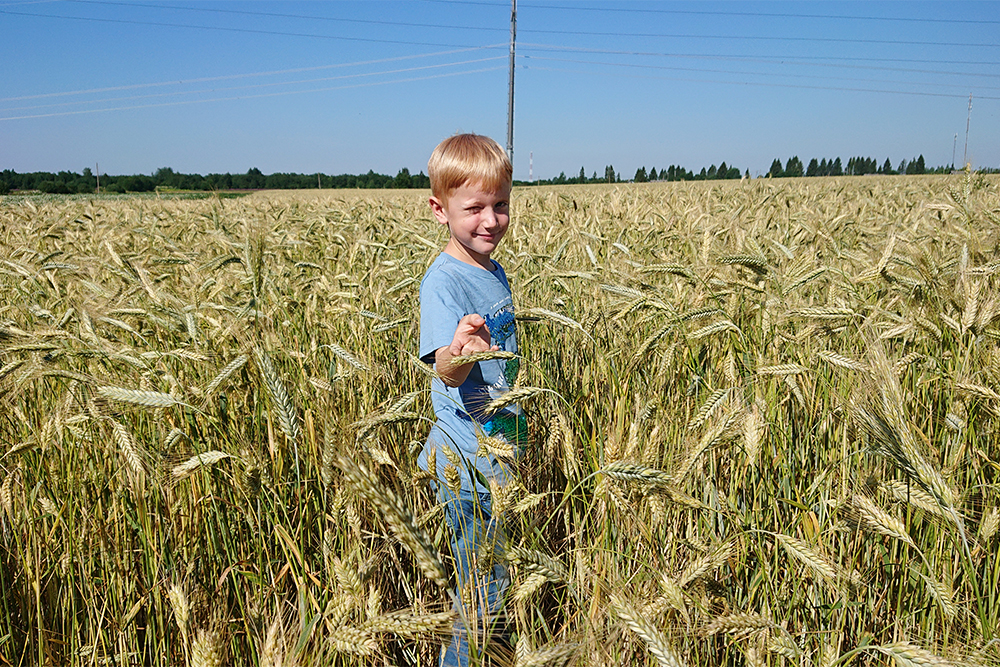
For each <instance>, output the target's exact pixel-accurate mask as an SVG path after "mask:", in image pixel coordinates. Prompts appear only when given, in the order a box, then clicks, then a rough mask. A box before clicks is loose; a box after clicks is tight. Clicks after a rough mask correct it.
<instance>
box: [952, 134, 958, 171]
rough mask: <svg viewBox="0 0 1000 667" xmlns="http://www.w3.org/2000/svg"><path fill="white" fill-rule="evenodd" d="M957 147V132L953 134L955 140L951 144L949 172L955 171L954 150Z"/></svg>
mask: <svg viewBox="0 0 1000 667" xmlns="http://www.w3.org/2000/svg"><path fill="white" fill-rule="evenodd" d="M957 147H958V132H956V133H955V140H954V141H952V142H951V170H952V171H955V148H957Z"/></svg>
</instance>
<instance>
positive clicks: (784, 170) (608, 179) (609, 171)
mask: <svg viewBox="0 0 1000 667" xmlns="http://www.w3.org/2000/svg"><path fill="white" fill-rule="evenodd" d="M954 168H955V166H954V165H951V166H944V167H934V168H928V167H927V165H926V164H925V162H924V156H923V155H920V156H919V157H915V158H913V159H912V160H909V161H907V160H903V161H901V162H900V163H899V165H897V166H896V167H895V168H893V166H892V163H891V162H890V161H889V158H886V159H885V162H884V163H883V164H882V165H881V166H879V164H878V162H877V161H876V160H875V159H874V158H869V157H852V158H850V159H849V160H848V161H847V166H846V167H845V166H844V164H843V162H842V161H841V159H840V158H839V157H838V158H833V159H830V160H828V159H826V158H821V159H817V158H812V159H811V160H810V161H809V165H808V166H805V165H803V164H802V160H800V159H799V157H798V156H793V157H790V158H788V160H786V161H785V163H784V165H782V163H781V160H779V159H777V158H776V159H775V160H774V162H772V163H771V168H770V169H769V170H768V171H767V173H766V174H764V176H765V177H771V178H794V177H800V176H806V177H812V176H862V175H864V174H886V175H896V174H947V173H949V172H951V171H952V170H953V169H954ZM979 171H980V172H982V173H987V174H988V173H995V172H997V171H998V170H996V169H980V170H979ZM749 177H750V171H749V170H743V171H740V169H739V168H737V167H730V166H729V165H727V164H726V163H725V162H723V163H722V164H720V165H719V166H718V167H716V166H715V165H714V164H713V165H712V166H711V167H709V168H708V169H705V168H704V167H702V169H701V171H700V172H698V173H697V174H696V173H694V172H693V171H688V170H687V169H685V168H684V167H681V166H679V165H670V166H669V167H667V168H666V169H661V170H659V171H657V170H656V168H655V167H652V168H650V169H648V170H647V169H646V167H645V166H642V167H639V168H638V169H637V170H636V172H635V176H633V177H632V179H631V182H633V183H648V182H651V181H714V180H722V179H737V178H749ZM626 181H627V179H623V178H622V177H621V174H620V173H618V172H616V171H615V168H614V167H613V166H612V165H608V166H606V167H605V168H604V175H603V176H598V175H597V172H596V171H595V172H594V173H593V175H592V176H590V177H589V178H588V177H587V173H586V171H585V170H584V168H583V167H580V173H579V175H577V176H573V177H567V176H566V173H565V172H563V173H560V174H559V175H558V176H556V177H555V178H550V179H539V180H535V181H531V182H530V183H528V182H521V181H519V182H518V183H519V184H520V185H568V184H572V183H622V182H626Z"/></svg>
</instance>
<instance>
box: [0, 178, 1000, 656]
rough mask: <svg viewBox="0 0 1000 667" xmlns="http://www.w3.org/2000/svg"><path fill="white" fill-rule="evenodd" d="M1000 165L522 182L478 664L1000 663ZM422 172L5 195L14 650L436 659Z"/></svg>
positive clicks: (1, 259) (3, 652)
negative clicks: (327, 183) (164, 193)
mask: <svg viewBox="0 0 1000 667" xmlns="http://www.w3.org/2000/svg"><path fill="white" fill-rule="evenodd" d="M998 186H1000V181H998V180H997V179H996V178H995V177H983V176H980V175H977V174H971V173H966V174H958V175H952V176H936V177H852V178H840V179H792V180H753V181H745V182H697V183H661V184H644V185H608V186H571V187H563V188H533V189H523V188H522V189H516V190H515V191H514V194H513V197H512V224H511V228H510V231H509V233H508V235H507V237H506V238H505V240H504V242H503V243H502V244H501V246H500V249H499V250H498V251H497V254H496V255H495V256H494V257H495V258H496V259H497V260H499V261H500V262H501V263H502V264H503V265H504V267H505V269H506V271H507V274H508V275H509V276H510V279H511V284H512V287H513V291H514V300H515V307H516V309H517V313H518V320H519V322H518V327H519V329H518V330H519V342H520V349H521V354H522V356H523V363H522V364H521V369H522V370H521V373H520V376H519V378H518V381H517V391H518V392H519V393H518V396H519V397H520V399H521V404H522V406H523V407H524V409H525V410H526V411H527V413H528V416H529V424H530V427H531V447H530V448H529V449H528V450H527V451H526V452H525V453H524V455H523V456H522V457H521V458H520V459H519V460H518V462H517V466H518V468H519V470H520V479H519V483H518V484H517V485H516V486H510V487H507V488H495V489H493V494H494V507H495V508H496V507H499V509H501V510H502V511H503V512H504V514H505V515H506V516H507V521H508V526H509V529H508V532H509V538H510V542H511V544H510V545H509V550H508V558H509V560H510V563H511V568H512V573H513V584H512V589H511V591H510V594H509V598H508V605H507V607H508V625H509V629H510V642H509V645H507V644H504V643H503V642H498V641H493V642H491V641H489V640H488V639H484V640H483V641H481V642H480V646H478V649H479V650H481V652H482V653H483V654H485V655H486V656H487V657H486V658H484V661H485V662H484V664H485V663H489V664H502V665H517V666H518V667H528V666H529V665H538V666H540V665H586V666H599V665H608V664H622V665H632V664H638V665H646V664H648V665H654V664H655V665H662V666H664V667H665V666H668V665H669V666H677V665H691V666H694V665H742V664H746V665H784V664H788V665H816V666H833V665H838V664H839V665H848V664H851V665H858V664H860V665H876V664H895V665H899V666H901V667H915V666H924V665H952V664H953V665H958V664H970V665H990V664H1000V550H998V541H1000V534H998V533H1000V487H998V484H1000V289H998V288H1000V197H998ZM426 197H427V193H425V192H419V191H351V192H348V191H313V192H299V193H268V192H265V193H256V194H254V195H252V196H249V197H244V198H240V199H224V200H220V199H217V198H209V199H205V200H180V199H166V198H163V199H161V198H155V197H151V198H140V197H132V198H116V199H102V198H93V197H90V198H69V197H66V198H50V199H48V200H34V199H32V198H30V197H29V198H19V199H12V198H11V199H6V200H2V199H0V289H2V290H3V294H4V298H3V299H0V405H2V409H0V505H2V507H0V587H2V590H3V597H2V605H3V608H2V610H0V662H3V664H8V665H32V664H34V665H64V664H65V665H176V664H180V665H193V666H198V667H208V666H214V665H221V664H231V665H262V666H263V665H266V666H269V667H270V666H275V667H276V666H278V665H286V666H288V665H397V664H403V665H435V664H436V660H437V652H438V650H439V647H440V645H441V643H442V641H447V638H448V637H447V634H448V632H449V631H450V630H449V629H450V626H451V623H452V622H453V614H452V611H451V610H452V604H451V601H450V599H449V596H448V592H447V591H448V590H449V588H450V586H451V584H450V577H451V568H450V564H449V555H448V554H447V539H446V536H445V532H444V531H445V527H444V521H443V514H442V512H441V511H440V509H439V508H438V507H436V506H435V504H434V502H433V500H432V499H433V494H432V493H430V492H429V490H428V484H427V482H428V480H427V478H426V477H427V476H426V474H424V473H422V472H421V471H420V470H419V469H418V468H417V467H416V465H415V461H416V455H417V453H418V451H419V448H420V445H421V443H422V441H423V438H424V436H425V435H426V433H427V430H428V428H429V420H430V418H431V417H432V413H431V410H430V400H429V396H428V394H429V386H430V382H429V374H430V373H432V372H433V371H431V369H429V368H428V367H426V366H425V365H423V364H421V363H420V361H419V360H417V359H416V358H415V354H416V350H417V338H418V331H419V322H418V313H419V310H418V289H419V282H420V279H421V277H422V275H423V273H424V270H425V269H426V267H427V266H428V265H429V264H430V262H431V261H432V260H433V259H434V257H435V256H436V254H437V253H438V252H439V251H440V249H441V248H442V247H443V245H444V243H445V241H446V233H447V231H446V230H445V229H443V228H442V227H441V226H440V225H437V224H436V223H434V222H432V219H431V217H430V215H429V210H428V208H427V205H426Z"/></svg>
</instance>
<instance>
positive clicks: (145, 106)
mask: <svg viewBox="0 0 1000 667" xmlns="http://www.w3.org/2000/svg"><path fill="white" fill-rule="evenodd" d="M502 69H506V67H504V66H500V67H484V68H481V69H472V70H465V71H463V72H448V73H446V74H433V75H430V76H418V77H410V78H408V79H396V80H394V81H371V82H368V83H358V84H353V85H349V86H330V87H327V88H311V89H309V90H286V91H282V92H278V93H261V94H259V95H236V96H233V97H216V98H212V99H207V100H182V101H179V102H161V103H157V104H139V105H135V106H129V107H108V108H104V109H83V110H79V111H61V112H57V113H47V114H36V115H29V116H9V117H6V118H0V121H6V120H27V119H31V118H53V117H57V116H77V115H80V114H90V113H102V112H106V111H131V110H134V109H153V108H157V107H174V106H183V105H187V104H204V103H207V102H231V101H235V100H252V99H260V98H265V97H283V96H285V95H300V94H303V93H322V92H329V91H333V90H348V89H352V88H371V87H373V86H385V85H389V84H394V83H412V82H415V81H429V80H431V79H443V78H446V77H452V76H462V75H465V74H480V73H483V72H495V71H497V70H502Z"/></svg>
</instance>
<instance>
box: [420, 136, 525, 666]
mask: <svg viewBox="0 0 1000 667" xmlns="http://www.w3.org/2000/svg"><path fill="white" fill-rule="evenodd" d="M427 171H428V174H429V175H430V180H431V191H432V196H431V198H430V206H431V211H432V212H433V213H434V217H435V218H436V219H437V221H438V222H439V223H441V224H443V225H447V226H448V231H449V233H450V237H451V238H450V239H449V241H448V244H447V245H446V246H445V248H444V251H443V252H442V253H441V254H440V255H439V256H438V258H437V259H436V260H434V263H433V264H432V265H431V266H430V268H429V269H427V273H426V274H425V275H424V279H423V281H422V282H421V283H420V358H421V359H423V360H424V361H425V362H427V363H433V364H434V368H435V370H436V371H437V373H438V376H439V377H436V378H434V380H432V382H431V402H432V404H433V406H434V414H435V416H436V418H437V421H436V423H435V424H434V426H433V428H432V429H431V432H430V434H429V435H428V436H427V442H426V443H425V445H424V450H423V452H422V453H421V455H420V458H419V464H420V466H421V467H423V468H424V469H427V468H428V467H429V466H431V465H433V467H434V468H435V470H431V471H430V472H432V473H435V475H436V477H437V480H438V481H437V494H438V499H439V500H440V501H441V502H442V504H443V505H444V508H445V519H446V521H447V523H448V526H449V528H450V529H451V548H452V554H453V556H454V558H455V564H456V567H457V570H458V572H457V575H458V576H457V579H458V596H457V597H456V600H459V599H461V593H462V590H463V589H466V588H467V587H468V585H469V584H470V582H471V583H472V585H473V588H474V591H475V592H474V595H473V597H474V599H475V600H476V602H474V603H473V605H472V607H471V608H469V607H466V608H460V609H459V610H458V611H459V615H460V618H459V620H458V621H456V623H455V632H454V636H453V639H452V642H451V645H450V646H448V647H447V648H446V649H445V651H444V652H443V653H442V656H441V664H442V665H449V666H450V665H461V666H463V667H464V666H465V665H468V664H469V639H468V632H469V631H470V629H474V628H475V627H476V626H477V625H482V627H483V628H484V629H488V628H489V624H490V623H491V622H493V621H495V620H496V617H497V615H498V613H499V612H500V610H501V607H502V599H501V598H502V595H503V592H504V589H505V588H506V585H507V582H508V576H507V569H506V568H505V567H504V566H503V565H502V564H501V563H500V562H499V560H498V559H494V558H492V557H491V555H494V556H501V554H502V551H503V550H502V547H501V546H500V545H499V542H501V541H502V540H503V531H502V528H501V526H499V522H498V518H497V517H494V516H493V515H492V512H491V497H490V486H489V485H490V482H491V481H494V482H495V483H497V484H498V485H500V486H503V485H505V484H506V483H507V481H508V480H509V479H510V477H511V475H512V474H513V471H512V470H509V469H508V468H507V467H506V466H505V463H504V462H503V461H501V460H499V459H497V458H496V457H495V456H493V455H492V454H489V453H484V451H483V449H481V447H480V442H481V441H482V440H483V439H484V438H498V439H502V440H504V441H506V442H507V443H509V444H510V445H512V447H513V448H514V451H515V452H516V451H517V447H518V445H519V444H520V443H521V441H522V440H523V439H524V436H525V435H526V431H527V429H526V424H525V420H524V417H523V415H522V413H521V411H520V409H519V408H518V407H517V406H516V405H511V406H507V407H505V408H503V409H502V410H499V411H489V410H488V409H487V406H488V404H489V403H490V402H491V401H493V400H495V399H496V398H499V397H500V396H502V395H503V394H504V393H505V392H507V391H509V389H510V386H511V385H513V383H514V380H515V378H516V377H517V371H518V368H519V363H518V359H516V358H514V359H490V360H486V361H480V362H477V363H475V364H463V365H453V364H452V363H451V360H452V359H453V358H454V357H461V356H466V355H470V354H474V353H477V352H486V351H489V350H504V351H507V352H513V353H517V336H516V332H515V327H514V307H513V303H512V301H511V292H510V285H509V284H508V282H507V276H506V274H505V273H504V271H503V269H502V268H501V267H500V265H499V264H498V263H497V262H496V261H495V260H493V259H491V258H490V255H491V254H492V253H493V251H494V250H496V247H497V245H498V244H499V243H500V241H501V239H503V236H504V234H505V233H506V231H507V226H508V224H509V223H510V204H509V199H510V190H511V176H512V173H513V169H512V168H511V164H510V161H509V160H508V158H507V155H506V153H504V151H503V149H501V148H500V146H499V145H497V143H496V142H495V141H493V140H492V139H490V138H488V137H483V136H479V135H475V134H459V135H455V136H453V137H449V138H448V139H445V140H444V141H442V142H441V143H440V144H439V145H438V146H437V148H435V149H434V152H433V154H432V155H431V158H430V161H429V162H428V163H427ZM483 559H486V560H488V561H492V562H493V565H492V566H489V565H486V564H485V563H483V564H482V565H481V564H480V563H479V561H482V560H483ZM478 634H479V633H477V635H478ZM479 636H484V635H479ZM474 645H477V646H481V644H478V643H477V644H474Z"/></svg>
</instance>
